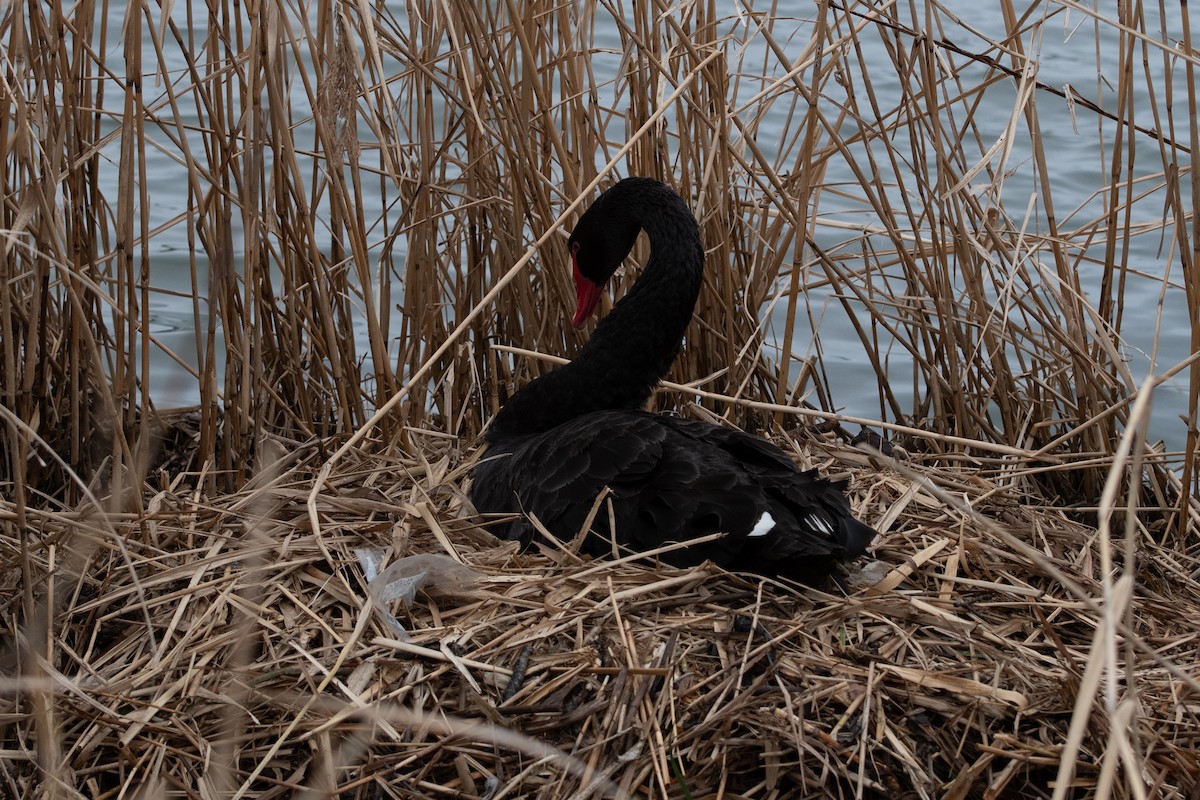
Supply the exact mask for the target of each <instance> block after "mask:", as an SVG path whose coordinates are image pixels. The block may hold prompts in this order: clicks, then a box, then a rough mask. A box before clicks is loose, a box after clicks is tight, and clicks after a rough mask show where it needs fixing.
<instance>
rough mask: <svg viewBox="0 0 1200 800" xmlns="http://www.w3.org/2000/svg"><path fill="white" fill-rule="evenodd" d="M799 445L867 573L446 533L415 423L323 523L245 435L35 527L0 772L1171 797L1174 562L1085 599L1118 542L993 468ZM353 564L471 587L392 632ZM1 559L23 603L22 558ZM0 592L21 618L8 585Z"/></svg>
mask: <svg viewBox="0 0 1200 800" xmlns="http://www.w3.org/2000/svg"><path fill="white" fill-rule="evenodd" d="M797 437H799V438H794V437H788V438H782V439H779V442H780V444H781V445H782V446H784V447H786V448H788V449H790V450H791V451H792V452H794V453H795V455H796V457H797V459H798V460H800V461H801V462H802V463H803V464H804V465H805V466H810V465H811V466H818V467H820V468H821V469H823V470H824V471H826V472H827V473H829V474H834V475H841V474H845V475H848V476H849V477H850V478H851V479H852V498H853V502H854V505H855V508H856V511H857V512H858V513H859V514H861V515H863V516H864V517H865V518H866V519H869V520H871V521H872V522H874V523H875V524H876V525H877V526H878V527H879V528H880V530H881V533H882V537H881V539H880V541H879V544H878V546H877V547H876V549H875V551H874V553H873V558H874V559H875V561H873V562H868V564H866V565H865V569H864V565H861V564H860V565H857V566H856V567H855V568H854V569H853V570H852V571H851V573H850V575H849V576H848V578H847V583H846V584H845V585H844V586H843V587H835V588H831V589H830V591H829V593H823V592H820V591H816V590H802V589H800V588H799V587H795V586H790V585H787V584H786V583H781V582H775V581H764V580H761V579H754V578H752V577H750V576H738V575H731V574H728V573H724V572H721V571H719V570H717V569H715V568H712V567H699V568H695V569H692V570H677V569H673V568H667V567H662V568H658V569H656V568H655V567H654V565H652V564H643V563H639V562H628V561H625V562H611V561H603V562H585V561H581V560H580V559H578V558H576V557H575V556H573V555H571V554H569V553H566V552H562V551H546V552H543V553H535V554H527V555H520V554H517V553H516V552H515V551H514V549H513V547H512V545H508V544H504V545H502V544H500V543H498V542H496V541H495V540H493V539H492V538H491V537H490V536H489V535H488V534H486V533H484V532H483V531H482V530H481V529H480V528H479V527H478V526H477V525H476V524H475V522H474V521H473V520H472V519H471V518H470V517H464V516H463V513H464V503H465V499H464V498H465V495H466V492H465V488H464V476H465V475H466V473H467V471H468V470H469V467H470V460H469V459H467V460H465V461H464V460H463V454H462V453H461V452H460V451H459V450H458V449H457V447H456V446H455V445H454V443H453V442H452V441H450V440H445V439H438V438H426V439H423V440H422V441H423V442H424V443H425V444H424V446H422V447H419V448H417V453H416V454H415V455H414V454H413V453H411V452H402V451H400V450H398V449H396V448H394V447H391V446H389V445H388V444H387V443H386V442H382V441H374V442H370V443H368V446H365V447H363V448H355V449H353V450H351V451H349V452H348V453H347V454H346V455H345V457H343V459H342V460H341V462H340V464H339V467H338V469H337V470H336V471H335V472H334V473H333V474H331V475H330V476H329V478H328V480H327V481H325V483H324V485H323V488H322V489H321V491H320V493H319V494H318V495H317V496H316V497H315V500H313V501H312V502H314V503H315V508H316V514H317V518H318V519H319V521H320V524H321V528H320V531H319V532H316V531H314V530H313V529H312V527H311V524H310V508H309V503H310V497H309V490H310V488H311V487H312V486H313V480H314V475H315V473H316V472H317V468H318V467H319V466H320V465H321V464H322V463H323V462H322V458H321V456H320V452H319V448H317V447H315V446H308V447H304V446H298V443H276V444H274V445H272V446H271V447H270V448H268V449H270V450H271V451H272V453H273V455H276V456H278V457H279V458H280V459H282V464H284V465H286V469H283V470H275V469H267V470H266V471H265V472H264V473H263V474H262V475H260V476H258V477H257V478H255V479H254V480H253V481H252V482H251V485H250V486H248V487H247V489H245V490H244V491H242V492H239V493H237V494H235V495H228V496H218V497H213V496H206V495H203V494H202V493H199V492H197V491H195V490H194V488H192V486H193V484H192V483H191V479H187V480H176V481H175V484H174V485H173V486H166V487H164V488H163V489H162V490H161V491H159V492H157V493H156V494H154V495H153V496H152V497H150V498H148V502H147V511H146V513H145V514H144V515H141V516H139V517H138V518H136V519H125V520H114V521H111V522H110V524H107V525H106V524H104V522H103V521H102V519H100V518H97V517H96V515H94V514H87V513H78V514H64V513H56V514H45V515H40V516H38V517H37V519H36V520H35V521H34V522H33V524H32V525H31V528H32V529H34V530H36V531H37V533H36V536H34V535H31V536H30V537H29V540H30V545H31V547H30V550H31V552H32V553H35V554H36V555H30V559H29V561H28V562H27V563H28V564H29V566H30V569H31V571H32V572H33V573H34V575H37V576H45V577H43V578H40V579H37V580H35V581H34V582H33V583H32V584H29V583H26V584H24V585H25V588H26V595H27V600H26V602H32V603H33V606H32V607H33V608H38V609H53V619H54V620H56V623H55V624H54V625H53V626H52V627H51V626H46V625H42V626H37V625H26V626H24V627H23V628H21V629H20V631H21V633H20V635H21V639H20V641H19V651H20V652H21V653H23V655H22V656H21V657H20V660H21V661H22V663H24V664H25V667H24V669H23V674H22V677H19V678H17V677H14V678H11V679H10V680H9V681H8V689H7V691H6V699H5V700H4V701H3V703H4V706H5V708H4V711H3V715H4V716H3V719H6V720H7V721H8V722H7V725H8V726H9V730H11V731H14V733H16V735H15V736H14V737H13V738H10V739H9V741H10V742H11V744H10V745H9V749H8V750H7V751H6V752H5V754H4V758H3V759H2V760H0V782H2V783H0V785H3V786H4V787H6V788H5V789H4V790H3V791H4V792H7V793H9V794H10V795H11V796H13V797H33V796H35V790H36V789H38V788H39V787H40V789H41V791H42V793H43V795H42V796H57V797H72V796H77V795H76V792H79V793H81V794H82V795H84V796H89V797H122V796H167V795H168V794H170V795H171V796H180V797H218V796H236V797H276V796H301V797H304V796H307V797H324V796H339V797H360V798H378V797H405V798H408V797H430V798H436V797H476V796H479V797H483V796H488V797H492V798H501V797H546V798H559V797H603V796H610V797H625V796H630V797H632V796H645V797H678V798H682V797H717V796H721V797H727V798H738V797H745V798H773V797H779V798H782V797H798V796H832V797H884V796H891V797H947V798H955V797H1003V796H1039V795H1040V796H1048V795H1049V793H1050V792H1051V791H1052V790H1053V788H1054V787H1055V786H1060V787H1069V791H1067V792H1066V794H1065V795H1064V796H1069V797H1093V796H1118V797H1135V796H1158V797H1181V798H1183V797H1188V796H1189V793H1191V792H1192V789H1193V787H1194V786H1195V785H1196V780H1197V776H1200V759H1198V758H1197V753H1198V752H1200V719H1198V717H1200V671H1197V669H1196V665H1197V663H1200V661H1198V659H1197V656H1198V655H1200V654H1198V652H1197V650H1198V645H1200V638H1198V637H1197V633H1196V632H1197V630H1200V584H1198V583H1197V581H1196V578H1195V576H1196V574H1197V570H1198V569H1200V564H1197V563H1196V561H1195V559H1189V558H1187V557H1184V556H1182V555H1181V554H1179V553H1177V552H1175V551H1173V550H1172V549H1170V548H1167V547H1163V546H1161V545H1159V544H1157V543H1155V542H1154V541H1152V540H1151V539H1149V538H1148V537H1147V536H1146V535H1145V533H1144V531H1143V532H1140V533H1138V534H1137V535H1136V538H1137V556H1136V562H1135V564H1134V565H1133V569H1132V570H1129V571H1127V572H1126V573H1125V574H1126V575H1129V576H1136V581H1129V580H1127V579H1122V581H1120V582H1119V587H1118V591H1117V592H1116V593H1115V594H1114V595H1112V596H1108V595H1106V593H1105V589H1104V586H1105V583H1106V576H1107V575H1108V574H1109V573H1108V572H1107V571H1106V569H1105V560H1104V558H1103V555H1102V553H1103V550H1104V548H1105V546H1106V543H1107V540H1106V539H1104V538H1103V537H1102V536H1098V534H1097V532H1096V531H1095V530H1094V529H1092V528H1089V527H1086V526H1084V525H1082V524H1080V523H1079V522H1076V521H1074V520H1072V519H1071V518H1070V517H1069V515H1067V514H1065V513H1064V512H1062V511H1060V510H1056V509H1051V508H1045V507H1042V506H1040V505H1039V504H1038V500H1037V498H1034V497H1028V496H1023V495H1022V494H1021V493H1020V491H1019V490H1017V489H1014V484H1013V482H1012V481H1011V480H1010V479H1008V478H1006V477H1004V476H996V475H992V476H991V477H981V473H980V472H979V471H977V470H976V469H975V468H973V467H963V468H961V469H958V470H950V469H947V468H945V467H938V468H936V469H928V468H926V467H925V466H923V465H922V464H921V461H920V459H910V460H907V461H904V462H901V463H897V464H894V465H892V466H889V465H887V464H881V463H880V461H879V459H878V457H874V456H870V455H868V454H865V453H862V452H858V451H855V450H851V449H847V448H846V447H844V446H841V445H837V444H834V443H833V442H832V440H830V439H827V438H813V436H812V435H811V434H805V433H798V434H797ZM314 444H315V443H314ZM297 460H298V462H299V463H295V462H297ZM289 461H290V462H291V463H290V464H289ZM193 477H195V476H193ZM0 514H3V515H5V517H6V518H9V519H11V514H12V507H11V504H7V503H6V504H5V505H4V507H3V508H2V509H0ZM364 546H367V547H378V548H384V549H386V550H387V551H388V553H389V557H390V558H392V559H394V558H398V557H401V556H404V555H407V554H410V553H417V552H439V553H445V554H449V555H451V556H452V557H454V558H455V559H459V560H461V561H462V562H464V563H466V564H469V565H471V566H472V567H474V568H476V569H477V570H479V571H480V572H482V573H483V575H484V576H485V577H483V578H482V579H481V580H480V582H479V583H478V585H477V587H476V588H475V589H474V590H472V591H470V592H467V593H464V594H463V595H462V596H457V597H455V596H434V597H431V598H425V597H420V598H419V599H418V601H417V602H416V603H415V604H413V605H412V607H411V608H408V609H404V608H403V607H402V606H401V607H398V608H396V609H395V610H396V612H397V613H398V614H399V616H400V618H401V619H402V620H403V622H404V624H405V625H406V626H407V627H408V629H409V630H410V632H411V634H412V641H411V642H401V641H397V640H396V639H395V634H394V633H393V632H392V631H391V630H390V629H388V628H387V627H386V626H384V625H382V624H381V623H380V622H379V618H378V617H377V616H375V615H374V614H373V613H372V612H371V610H370V606H369V603H368V602H367V589H366V585H365V580H364V578H363V576H362V573H361V571H360V569H359V567H358V564H357V561H356V559H355V555H354V550H355V548H359V547H364ZM4 547H5V555H4V559H5V562H6V563H8V564H10V565H13V566H10V567H9V569H8V570H7V571H6V572H5V573H4V576H3V580H4V583H5V585H7V586H9V587H12V588H13V589H17V587H19V586H20V585H21V582H22V576H21V575H20V573H19V571H18V570H17V569H16V566H15V565H16V564H17V563H19V558H18V555H17V552H16V542H14V541H12V540H9V539H6V540H5V541H4ZM863 582H865V583H866V585H859V584H861V583H863ZM8 596H9V597H10V601H9V603H8V604H7V605H6V607H5V608H4V610H3V615H4V617H5V619H6V620H10V621H11V620H12V619H13V616H14V615H15V614H16V613H18V610H19V608H20V607H21V605H22V600H21V596H22V593H21V592H20V590H19V589H17V591H15V592H12V593H10V594H9V595H8ZM43 619H44V618H43ZM51 631H53V633H52V634H51ZM13 644H18V642H13ZM16 653H17V651H15V650H13V649H11V648H10V649H9V650H8V652H7V654H6V655H5V658H6V659H8V660H9V663H10V664H12V663H13V659H14V658H17V655H16ZM33 653H36V654H37V658H36V660H35V661H32V662H31V661H29V659H30V657H31V656H32V654H33ZM1109 655H1112V656H1113V658H1112V660H1111V661H1109V660H1108V656H1109ZM9 672H10V674H14V673H13V672H12V670H11V669H10V670H9ZM21 698H24V700H22V699H21ZM39 701H40V702H39ZM38 709H43V711H41V712H39V711H38ZM46 730H50V731H53V732H54V735H53V737H52V742H53V743H54V747H53V748H51V747H49V746H48V745H49V744H50V743H49V742H48V741H47V740H46V738H44V737H43V735H42V734H40V733H39V731H46ZM51 768H53V769H51ZM47 775H53V776H55V779H54V781H50V782H44V778H45V777H46V776H47ZM1114 781H1115V783H1114ZM1102 785H1104V786H1106V790H1105V791H1101V786H1102ZM139 791H140V792H142V794H140V795H139V794H138V792H139Z"/></svg>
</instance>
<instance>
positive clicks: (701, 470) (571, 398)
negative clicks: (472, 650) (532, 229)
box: [471, 178, 875, 583]
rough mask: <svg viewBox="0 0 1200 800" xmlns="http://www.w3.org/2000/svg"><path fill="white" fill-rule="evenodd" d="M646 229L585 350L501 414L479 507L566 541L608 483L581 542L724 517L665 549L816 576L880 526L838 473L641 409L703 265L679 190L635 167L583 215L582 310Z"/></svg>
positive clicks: (574, 253)
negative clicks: (632, 272)
mask: <svg viewBox="0 0 1200 800" xmlns="http://www.w3.org/2000/svg"><path fill="white" fill-rule="evenodd" d="M643 230H644V231H645V232H646V235H647V236H648V237H649V239H650V259H649V262H648V263H647V264H646V268H645V271H644V272H643V273H642V275H641V277H640V278H638V280H637V282H636V283H634V285H633V287H632V288H631V289H630V290H629V292H628V293H627V294H626V296H625V297H624V298H622V299H621V300H620V302H618V303H617V304H616V306H614V307H613V310H612V311H611V312H610V313H609V314H608V315H607V316H606V317H604V319H602V320H601V321H600V323H599V324H598V325H597V326H596V330H595V332H594V333H593V334H592V337H591V339H589V340H588V342H587V344H586V345H584V347H583V348H582V349H581V350H580V351H579V355H578V356H577V357H576V358H575V360H574V361H572V362H571V363H569V364H567V365H565V366H563V367H560V368H559V369H556V370H554V371H552V372H549V373H547V374H546V375H543V376H542V377H540V378H538V379H536V380H534V381H532V382H530V383H529V384H528V385H526V386H525V387H524V388H523V389H521V390H520V391H518V392H517V393H516V394H514V395H513V396H512V397H511V398H510V399H509V400H508V402H507V403H505V404H504V407H503V408H501V410H500V412H499V413H498V414H497V415H496V417H495V419H494V420H493V421H492V425H491V428H490V429H489V430H488V432H487V434H486V437H485V440H486V442H487V445H488V448H487V451H486V453H485V459H484V460H483V461H482V462H481V463H480V465H479V466H478V468H477V469H476V472H475V476H474V481H473V483H472V486H471V500H472V502H473V503H474V505H475V508H476V509H477V510H478V511H479V512H480V513H487V514H490V513H508V514H514V513H519V514H521V515H522V516H521V517H519V518H518V519H516V520H515V521H512V522H509V523H506V524H505V525H504V526H503V527H501V528H499V529H498V530H497V531H496V532H497V533H498V535H500V536H501V537H503V538H507V539H513V540H519V541H521V542H522V544H523V545H524V546H528V545H529V544H530V543H531V541H532V540H533V539H534V538H536V537H537V532H536V527H535V526H534V524H533V523H532V522H530V520H529V518H528V517H529V516H530V515H532V516H534V517H536V518H537V520H538V521H539V522H540V523H541V525H543V526H545V528H546V530H548V531H550V532H551V533H552V534H553V535H554V536H555V537H558V538H559V539H561V540H563V541H567V540H570V539H571V538H573V537H574V536H575V535H576V534H577V533H578V532H579V531H580V530H581V529H582V527H583V525H584V524H585V522H586V521H587V517H588V515H589V514H590V513H592V509H593V506H594V505H595V501H596V498H597V496H598V495H600V494H601V493H602V492H604V491H605V489H606V488H607V489H608V490H609V494H608V496H607V497H606V498H605V500H604V501H603V502H602V503H601V504H600V506H599V510H598V513H597V514H596V516H595V518H594V520H593V522H592V525H591V532H590V533H589V535H588V536H587V537H586V538H585V539H584V541H583V545H582V549H583V551H584V552H586V553H590V554H593V555H602V554H605V553H611V552H613V551H614V550H616V551H618V552H620V551H625V550H632V551H645V550H651V549H654V548H658V547H660V546H662V545H665V544H667V543H670V542H682V541H684V540H691V539H695V538H699V537H704V536H706V535H708V534H713V533H724V534H726V535H725V536H723V537H721V538H718V539H716V540H713V541H707V542H703V543H699V544H696V545H693V546H690V547H686V548H683V549H677V550H672V551H670V552H666V553H664V554H662V555H661V559H662V560H663V561H665V562H667V563H669V564H674V565H676V566H692V565H695V564H699V563H701V562H702V561H704V560H705V559H711V560H712V561H713V562H714V563H716V564H718V565H720V566H722V567H725V568H727V569H732V570H741V571H747V572H755V573H760V574H768V575H782V576H786V577H791V578H794V579H796V580H801V581H805V582H809V583H812V582H816V581H819V580H821V579H822V578H824V577H825V576H826V575H828V573H829V572H830V571H831V570H832V569H833V565H834V563H835V562H837V561H839V560H844V559H849V558H853V557H854V556H857V555H860V554H861V553H863V552H864V550H865V549H866V547H867V545H868V544H869V543H870V542H871V539H872V538H874V536H875V531H874V530H872V529H871V528H870V527H868V526H867V525H865V524H863V523H862V522H859V521H858V520H857V519H855V518H854V517H853V516H851V513H850V505H849V503H848V502H847V500H846V496H845V494H843V492H842V486H841V485H839V484H834V483H831V482H830V481H827V480H825V479H823V478H820V477H818V476H817V474H816V471H815V470H809V471H806V472H802V471H800V470H799V469H798V468H797V467H796V465H795V464H794V463H793V462H792V460H791V459H790V458H788V457H787V455H785V454H784V452H783V451H782V450H780V449H779V448H777V447H776V446H775V445H773V444H771V443H769V442H767V441H766V440H764V439H760V438H758V437H757V436H752V435H750V434H748V433H745V432H743V431H740V430H736V429H732V428H724V427H720V426H717V425H712V424H709V423H706V422H698V421H694V420H686V419H679V418H677V417H671V416H664V415H657V414H650V413H647V412H645V411H643V410H641V409H642V407H643V406H644V405H645V403H646V401H647V399H648V398H649V397H650V393H651V391H652V390H653V389H654V387H655V386H656V385H657V384H658V382H659V381H660V380H661V379H662V378H663V376H664V375H666V373H667V370H668V369H669V368H670V366H671V363H672V362H673V361H674V360H675V356H676V354H677V353H678V351H679V346H680V343H681V340H682V339H683V335H684V331H685V330H686V329H687V326H688V323H689V321H690V320H691V318H692V312H693V309H694V308H695V305H696V298H697V296H698V295H699V293H700V282H701V279H702V275H703V271H704V249H703V246H702V245H701V242H700V229H699V226H698V225H697V223H696V218H695V217H694V216H693V215H692V212H691V210H690V209H689V208H688V207H687V205H686V204H685V203H684V201H683V199H682V198H681V197H680V196H679V195H678V194H676V193H675V191H674V190H672V189H670V188H668V187H667V186H665V185H663V184H662V183H659V182H658V181H656V180H652V179H649V178H626V179H625V180H622V181H620V182H619V183H617V184H615V185H614V186H612V187H611V188H610V189H608V191H606V192H604V194H603V195H601V196H600V198H599V199H598V200H596V202H595V203H593V204H592V205H591V207H589V208H588V209H587V211H586V212H584V214H583V216H581V217H580V219H579V223H578V225H576V227H575V230H574V232H573V233H572V234H571V238H570V241H569V246H570V251H571V259H572V261H573V262H574V273H575V286H576V291H577V294H578V307H577V309H576V311H575V317H574V320H573V322H574V324H575V326H576V327H579V326H581V325H583V323H584V322H586V321H587V319H588V318H589V317H590V316H591V315H592V313H593V312H594V311H595V309H596V305H597V304H598V302H599V299H600V294H601V291H602V289H603V287H604V285H605V284H606V283H607V282H608V280H609V278H611V277H612V275H613V273H614V272H615V271H616V269H617V267H618V266H620V264H621V262H622V261H623V260H624V259H625V257H626V256H627V255H629V252H630V250H632V249H633V245H634V241H635V240H636V239H637V236H638V232H639V231H643ZM614 538H615V544H616V545H617V546H618V547H614V541H613V540H614Z"/></svg>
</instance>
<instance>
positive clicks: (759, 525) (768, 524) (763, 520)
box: [746, 511, 775, 538]
mask: <svg viewBox="0 0 1200 800" xmlns="http://www.w3.org/2000/svg"><path fill="white" fill-rule="evenodd" d="M774 527H775V518H774V517H772V516H771V512H770V511H764V512H763V513H762V516H761V517H759V518H758V522H756V523H754V527H753V528H751V529H750V533H748V534H746V535H747V536H748V537H751V538H753V537H756V536H766V535H767V534H768V533H770V532H771V529H772V528H774Z"/></svg>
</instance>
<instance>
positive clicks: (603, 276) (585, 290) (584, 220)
mask: <svg viewBox="0 0 1200 800" xmlns="http://www.w3.org/2000/svg"><path fill="white" fill-rule="evenodd" d="M625 183H627V182H626V181H622V182H621V183H618V184H617V185H616V186H614V187H613V188H612V189H609V190H608V191H607V192H605V193H604V194H602V195H601V196H600V199H599V200H597V201H596V202H595V203H593V204H592V205H591V206H589V207H588V210H587V211H585V212H583V216H582V217H580V218H579V222H578V224H576V226H575V230H574V231H572V232H571V238H570V239H569V240H568V246H569V247H570V249H571V267H572V270H573V271H574V275H575V303H576V304H575V316H574V317H573V318H572V319H571V324H572V325H574V326H575V327H576V328H579V327H582V326H583V324H584V323H585V322H587V320H588V318H589V317H591V316H592V314H593V313H595V311H596V306H597V305H599V304H600V294H601V292H603V290H604V285H605V284H607V283H608V280H609V278H611V277H612V276H613V273H614V272H616V271H617V267H619V266H621V262H622V261H624V260H625V257H626V256H627V255H629V251H630V250H632V249H633V243H634V242H635V241H637V235H638V231H640V230H641V227H642V226H641V224H640V223H638V222H637V221H636V220H635V219H633V218H632V215H631V214H630V213H629V208H628V201H629V200H631V199H632V198H627V197H623V196H622V195H623V193H624V191H625V190H627V187H625V186H623V184H625Z"/></svg>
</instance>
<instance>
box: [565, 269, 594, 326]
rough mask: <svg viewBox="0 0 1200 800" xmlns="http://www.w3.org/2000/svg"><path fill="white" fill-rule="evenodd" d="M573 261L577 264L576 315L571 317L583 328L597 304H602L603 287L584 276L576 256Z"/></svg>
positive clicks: (573, 323) (573, 321)
mask: <svg viewBox="0 0 1200 800" xmlns="http://www.w3.org/2000/svg"><path fill="white" fill-rule="evenodd" d="M571 261H572V263H574V266H575V316H574V317H572V318H571V324H572V325H574V326H575V327H576V328H582V327H583V323H585V322H587V321H588V317H590V316H592V314H594V313H595V311H596V306H598V305H600V288H601V287H599V286H597V285H596V284H594V283H592V282H591V281H590V280H588V279H587V278H585V277H584V276H583V273H582V272H580V271H579V264H578V262H575V259H574V258H572V259H571Z"/></svg>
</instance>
